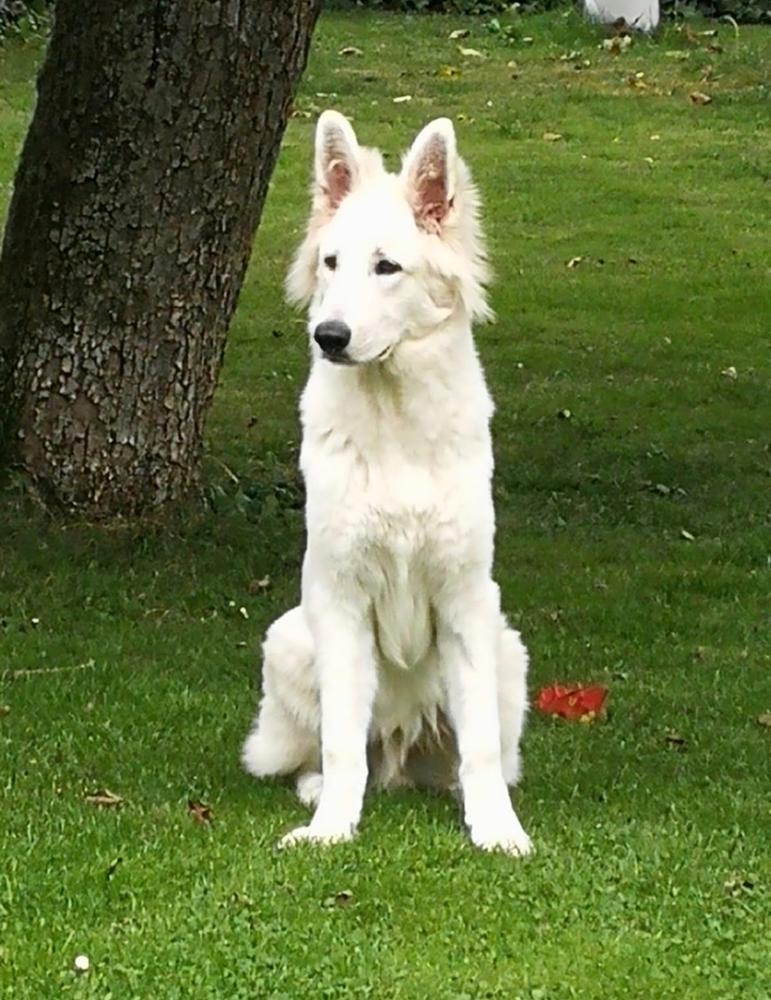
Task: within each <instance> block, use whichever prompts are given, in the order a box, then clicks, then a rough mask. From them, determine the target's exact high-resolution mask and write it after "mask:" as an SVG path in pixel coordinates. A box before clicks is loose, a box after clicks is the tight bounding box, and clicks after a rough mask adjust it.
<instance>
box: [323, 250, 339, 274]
mask: <svg viewBox="0 0 771 1000" xmlns="http://www.w3.org/2000/svg"><path fill="white" fill-rule="evenodd" d="M324 263H325V264H326V266H327V267H328V268H329V270H330V271H334V269H335V268H336V267H337V255H336V254H333V253H331V254H329V256H328V257H325V258H324Z"/></svg>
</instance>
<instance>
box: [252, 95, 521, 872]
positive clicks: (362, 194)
mask: <svg viewBox="0 0 771 1000" xmlns="http://www.w3.org/2000/svg"><path fill="white" fill-rule="evenodd" d="M477 208H478V198H477V194H476V190H475V188H474V186H473V184H472V181H471V178H470V175H469V172H468V170H467V168H466V166H465V164H464V163H463V161H462V160H461V159H460V158H459V157H458V155H457V153H456V148H455V134H454V132H453V128H452V124H451V122H450V121H449V120H448V119H446V118H439V119H437V120H436V121H433V122H431V124H429V125H427V126H426V127H425V128H424V129H423V131H422V132H421V133H420V134H419V135H418V137H417V139H416V140H415V142H414V144H413V146H412V148H411V149H410V151H409V152H408V154H407V155H406V157H405V158H404V162H403V165H402V169H401V172H400V173H399V174H396V175H394V174H389V173H387V172H386V171H385V170H384V168H383V165H382V161H381V158H380V154H379V153H377V152H376V151H374V150H369V149H363V148H361V147H360V146H359V144H358V142H357V140H356V136H355V135H354V132H353V129H352V128H351V126H350V124H349V123H348V121H347V120H346V119H345V118H343V117H342V116H341V115H340V114H338V113H336V112H334V111H326V112H324V114H322V116H321V118H320V119H319V123H318V128H317V131H316V146H315V180H314V187H313V209H312V213H311V219H310V224H309V226H308V231H307V234H306V237H305V240H304V242H303V244H302V246H301V247H300V249H299V251H298V253H297V256H296V259H295V261H294V264H293V266H292V269H291V271H290V274H289V277H288V280H287V288H288V293H289V296H290V298H291V299H292V300H294V301H296V302H297V303H310V310H309V312H310V321H309V332H310V337H311V344H312V350H313V366H312V369H311V374H310V378H309V379H308V384H307V386H306V388H305V392H304V393H303V397H302V404H301V413H302V424H303V443H302V453H301V466H302V472H303V475H304V477H305V483H306V487H307V495H308V504H307V513H306V519H307V528H308V543H307V550H306V553H305V560H304V564H303V574H302V602H301V604H300V606H299V607H297V608H293V609H292V610H291V611H288V612H287V613H286V614H285V615H283V616H282V617H281V618H279V619H278V621H276V622H274V623H273V625H272V626H271V627H270V629H269V630H268V634H267V637H266V640H265V644H264V663H263V674H262V681H263V697H262V701H261V704H260V707H259V711H258V714H257V718H256V720H255V723H254V727H253V729H252V731H251V733H250V734H249V736H248V737H247V740H246V742H245V744H244V748H243V763H244V765H245V767H246V768H247V770H248V771H250V772H251V773H252V774H254V775H257V776H258V777H263V776H266V775H272V774H293V773H296V774H297V776H298V777H297V791H298V794H299V796H300V798H301V799H302V801H303V802H304V803H305V804H307V805H309V806H314V807H315V813H314V815H313V818H312V819H311V821H310V823H309V824H308V825H307V826H301V827H299V828H298V829H296V830H294V831H293V832H291V833H289V834H287V836H286V837H284V839H283V841H282V844H284V845H287V844H292V843H296V842H297V841H305V840H310V841H317V842H321V843H328V842H333V841H340V840H348V839H349V838H351V837H352V836H353V834H354V832H355V830H356V827H357V824H358V822H359V817H360V815H361V808H362V800H363V797H364V792H365V787H366V785H367V778H368V774H369V775H371V778H372V781H373V782H374V783H375V784H377V785H379V786H381V787H382V786H391V787H392V786H395V785H399V784H406V783H417V782H419V783H431V784H435V785H437V784H438V785H440V786H441V785H443V786H444V787H455V786H456V785H457V784H459V785H460V791H461V793H462V796H463V804H464V814H465V819H466V823H467V825H468V827H469V830H470V833H471V839H472V840H473V842H474V843H475V844H477V845H479V846H480V847H482V848H485V849H488V850H493V849H501V850H504V851H508V852H509V853H511V854H517V855H524V854H527V853H528V852H529V850H530V840H529V838H528V836H527V834H526V833H525V831H524V830H523V828H522V826H521V824H520V822H519V820H518V818H517V816H516V813H515V812H514V810H513V808H512V805H511V801H510V798H509V792H508V788H507V786H508V785H512V784H514V782H515V781H516V780H517V777H518V775H519V739H520V735H521V731H522V725H523V721H524V716H525V711H526V690H525V676H526V672H527V652H526V650H525V648H524V646H523V645H522V643H521V641H520V638H519V635H518V634H517V632H515V631H514V630H512V629H511V628H509V627H508V625H507V623H506V621H505V619H504V618H503V616H502V614H501V609H500V598H499V592H498V587H497V586H496V584H495V583H494V582H493V580H492V578H491V575H490V574H491V569H492V562H493V534H494V529H495V524H494V513H493V502H492V495H491V486H490V480H491V476H492V471H493V457H492V448H491V442H490V431H489V426H488V425H489V421H490V417H491V415H492V411H493V406H492V402H491V400H490V396H489V395H488V392H487V387H486V385H485V380H484V376H483V374H482V369H481V367H480V364H479V360H478V358H477V355H476V351H475V348H474V343H473V340H472V335H471V322H472V320H473V319H474V318H475V317H476V318H479V317H485V316H487V315H489V310H488V307H487V305H486V302H485V293H484V287H483V285H484V282H485V280H486V277H487V269H486V266H485V257H484V249H483V246H482V242H481V235H480V231H479V225H478V220H477Z"/></svg>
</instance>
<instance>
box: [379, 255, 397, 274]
mask: <svg viewBox="0 0 771 1000" xmlns="http://www.w3.org/2000/svg"><path fill="white" fill-rule="evenodd" d="M401 269H402V265H401V264H397V263H396V261H395V260H387V259H386V258H383V260H379V261H378V262H377V264H375V274H396V272H397V271H401Z"/></svg>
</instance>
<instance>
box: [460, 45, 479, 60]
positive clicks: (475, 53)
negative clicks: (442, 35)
mask: <svg viewBox="0 0 771 1000" xmlns="http://www.w3.org/2000/svg"><path fill="white" fill-rule="evenodd" d="M458 52H460V54H461V55H462V56H463V57H464V58H465V59H484V58H485V55H484V53H483V52H480V51H479V49H465V48H464V47H463V46H462V45H459V46H458Z"/></svg>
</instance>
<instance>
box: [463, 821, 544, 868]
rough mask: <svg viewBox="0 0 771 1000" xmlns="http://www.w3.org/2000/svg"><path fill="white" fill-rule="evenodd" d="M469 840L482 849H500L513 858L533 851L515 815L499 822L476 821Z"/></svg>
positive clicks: (521, 856) (531, 844) (530, 842)
mask: <svg viewBox="0 0 771 1000" xmlns="http://www.w3.org/2000/svg"><path fill="white" fill-rule="evenodd" d="M471 840H472V841H473V843H474V844H475V845H476V846H477V847H481V848H482V850H483V851H502V852H503V853H504V854H510V855H511V856H512V857H515V858H525V857H527V855H528V854H532V852H533V843H532V841H531V840H530V838H529V837H528V835H527V834H526V833H525V831H524V830H523V829H522V826H521V824H520V822H519V820H518V819H517V818H516V816H514V817H512V818H510V819H509V818H507V819H506V820H505V821H503V822H501V821H499V822H494V823H491V822H483V823H477V824H475V825H474V826H472V827H471Z"/></svg>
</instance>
